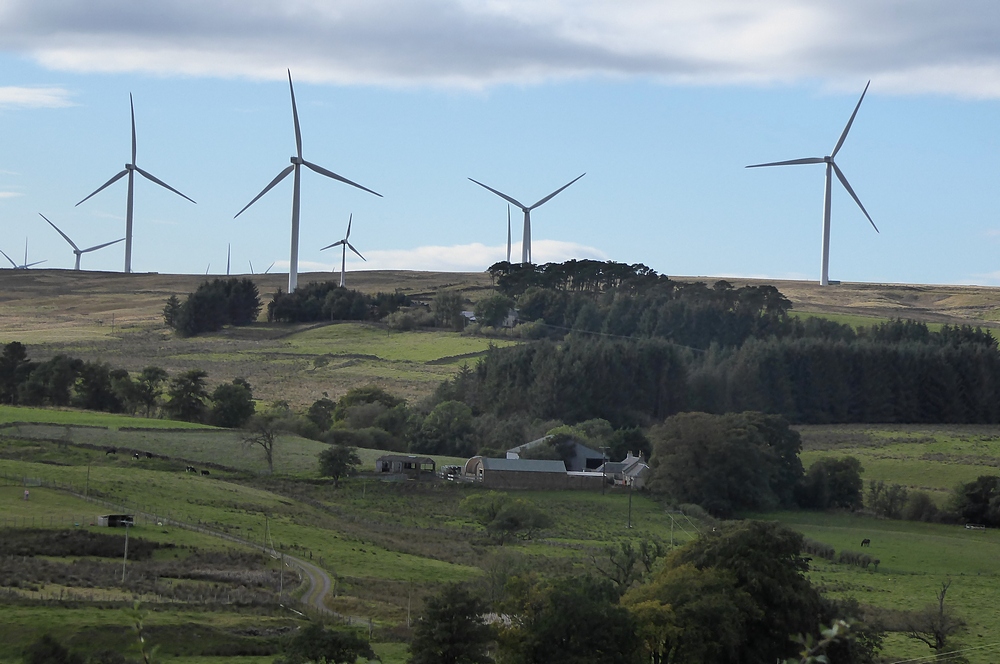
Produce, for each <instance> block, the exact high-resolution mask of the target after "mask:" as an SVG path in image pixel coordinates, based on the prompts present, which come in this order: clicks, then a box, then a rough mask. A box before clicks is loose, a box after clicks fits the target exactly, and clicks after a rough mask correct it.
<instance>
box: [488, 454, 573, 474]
mask: <svg viewBox="0 0 1000 664" xmlns="http://www.w3.org/2000/svg"><path fill="white" fill-rule="evenodd" d="M483 469H485V470H506V471H512V472H519V473H560V474H563V475H565V474H566V464H565V463H563V462H562V461H552V460H548V459H485V458H484V459H483Z"/></svg>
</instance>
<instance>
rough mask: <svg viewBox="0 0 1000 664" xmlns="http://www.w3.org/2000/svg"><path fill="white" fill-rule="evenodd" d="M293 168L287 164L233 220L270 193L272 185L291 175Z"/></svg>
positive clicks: (293, 165) (292, 165) (293, 166)
mask: <svg viewBox="0 0 1000 664" xmlns="http://www.w3.org/2000/svg"><path fill="white" fill-rule="evenodd" d="M294 168H295V164H289V165H288V166H287V167H285V169H284V170H283V171H281V172H280V173H278V176H277V177H276V178H274V179H273V180H271V183H270V184H269V185H267V186H266V187H264V189H263V191H261V192H260V193H259V194H257V195H256V196H254V198H253V200H252V201H250V202H249V203H247V204H246V205H245V206H243V209H242V210H240V211H239V212H237V213H236V215H235V216H234V217H233V219H235V218H236V217H238V216H240V215H241V214H243V213H244V212H245V211H246V209H247V208H248V207H250V206H251V205H253V204H254V203H256V202H257V199H259V198H260V197H261V196H263V195H264V194H266V193H267V192H269V191H271V189H273V188H274V185H276V184H278V183H279V182H281V181H282V180H284V179H285V178H286V177H288V174H289V173H291V172H292V170H293V169H294Z"/></svg>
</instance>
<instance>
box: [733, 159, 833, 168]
mask: <svg viewBox="0 0 1000 664" xmlns="http://www.w3.org/2000/svg"><path fill="white" fill-rule="evenodd" d="M824 162H825V160H824V159H823V157H806V158H805V159H789V160H788V161H769V162H768V163H766V164H751V165H749V166H747V167H746V168H760V167H761V166H797V165H799V164H822V163H824Z"/></svg>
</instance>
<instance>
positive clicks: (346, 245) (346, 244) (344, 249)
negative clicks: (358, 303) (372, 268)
mask: <svg viewBox="0 0 1000 664" xmlns="http://www.w3.org/2000/svg"><path fill="white" fill-rule="evenodd" d="M352 221H354V214H353V213H352V214H351V216H350V217H348V219H347V235H345V236H344V239H343V240H339V241H337V242H334V243H333V244H330V245H327V246H325V247H323V248H322V249H320V251H324V250H326V249H329V248H331V247H336V246H340V247H341V248H342V249H341V256H340V287H341V288H344V272H345V270H346V269H347V250H348V249H350V250H351V251H353V252H354V253H356V254H357V255H358V258H360V259H361V260H363V261H364V262H366V263H367V262H368V259H367V258H365V257H364V256H362V255H361V252H359V251H358V250H357V249H355V248H354V245H353V244H351V243H350V242H348V241H347V240H348V238H349V237H351V222H352Z"/></svg>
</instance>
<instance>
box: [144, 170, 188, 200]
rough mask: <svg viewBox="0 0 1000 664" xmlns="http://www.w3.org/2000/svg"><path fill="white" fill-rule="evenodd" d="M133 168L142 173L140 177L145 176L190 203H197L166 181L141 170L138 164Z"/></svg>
mask: <svg viewBox="0 0 1000 664" xmlns="http://www.w3.org/2000/svg"><path fill="white" fill-rule="evenodd" d="M135 170H136V171H138V172H139V174H140V175H142V177H144V178H146V179H147V180H149V181H150V182H155V183H156V184H158V185H160V186H161V187H164V188H166V189H169V190H170V191H172V192H174V193H175V194H177V195H178V196H180V197H181V198H187V199H188V200H189V201H191V202H192V203H194V204H195V205H197V204H198V203H196V202H195V200H194V199H193V198H188V197H187V196H185V195H184V194H182V193H181V192H179V191H177V190H176V189H174V188H173V187H171V186H170V185H169V184H167V183H166V182H164V181H163V180H160V179H158V178H157V177H155V176H153V175H151V174H149V173H147V172H146V171H144V170H142V169H141V168H139V167H138V166H136V167H135Z"/></svg>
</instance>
